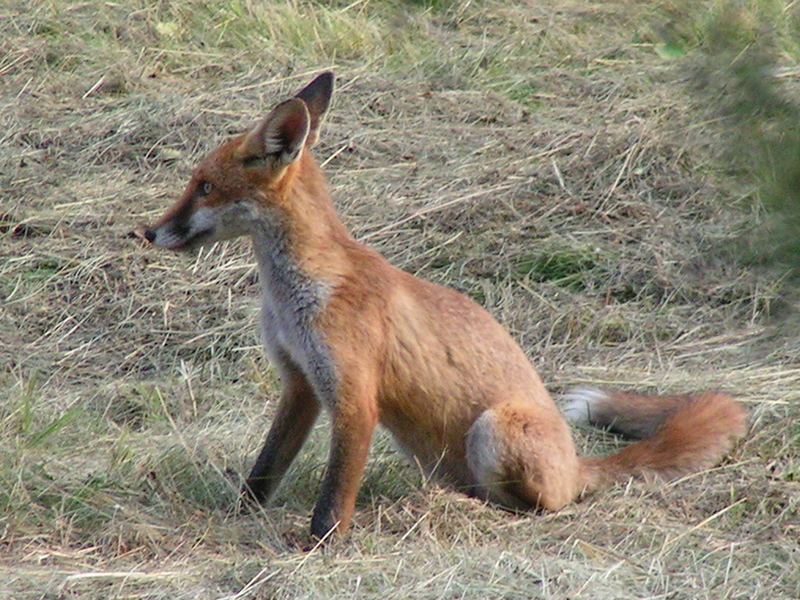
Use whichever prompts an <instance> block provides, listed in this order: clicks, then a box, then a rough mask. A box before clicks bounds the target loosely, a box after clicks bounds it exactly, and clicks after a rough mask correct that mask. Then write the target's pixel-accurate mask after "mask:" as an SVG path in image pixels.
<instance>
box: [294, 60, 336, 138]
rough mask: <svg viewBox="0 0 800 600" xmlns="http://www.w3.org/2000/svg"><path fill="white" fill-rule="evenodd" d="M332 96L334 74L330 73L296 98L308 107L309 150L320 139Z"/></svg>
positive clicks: (317, 79)
mask: <svg viewBox="0 0 800 600" xmlns="http://www.w3.org/2000/svg"><path fill="white" fill-rule="evenodd" d="M331 96H333V73H331V72H330V71H325V72H324V73H321V74H319V75H317V76H316V77H315V78H314V81H312V82H311V83H309V84H308V85H307V86H306V87H304V88H303V89H302V90H300V91H299V92H298V93H297V94H296V95H295V98H300V99H301V100H302V101H303V102H305V103H306V106H307V107H308V114H309V117H310V123H309V132H308V142H307V144H308V146H309V148H311V147H313V146H314V144H316V143H317V140H318V139H319V128H320V125H322V121H323V120H324V119H325V113H327V112H328V107H329V106H330V105H331Z"/></svg>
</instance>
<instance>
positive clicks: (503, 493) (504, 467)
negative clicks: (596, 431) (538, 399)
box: [466, 402, 580, 510]
mask: <svg viewBox="0 0 800 600" xmlns="http://www.w3.org/2000/svg"><path fill="white" fill-rule="evenodd" d="M466 454H467V463H468V465H469V468H470V470H471V471H472V475H473V477H474V478H475V481H476V484H477V486H476V494H477V495H478V496H479V497H482V498H484V499H487V500H490V501H492V502H497V503H498V504H501V505H503V506H506V507H508V508H512V509H528V508H543V509H546V510H558V509H560V508H562V507H563V506H564V505H566V504H568V503H569V502H571V501H572V500H573V499H574V498H575V497H576V496H577V495H578V492H579V491H580V490H579V489H578V487H579V480H580V477H579V469H580V467H579V461H578V457H577V455H576V454H575V446H574V443H573V441H572V435H571V433H570V431H569V427H568V426H567V424H566V423H565V422H564V419H563V418H561V416H560V415H559V413H558V411H557V410H556V408H555V406H553V407H552V409H550V408H549V407H547V406H541V405H538V404H532V403H527V402H525V403H523V402H503V403H500V404H497V405H495V406H493V407H491V408H489V409H487V410H485V411H484V412H483V413H481V415H480V416H479V417H478V418H477V419H476V420H475V422H474V423H473V424H472V426H471V427H470V429H469V431H468V432H467V439H466Z"/></svg>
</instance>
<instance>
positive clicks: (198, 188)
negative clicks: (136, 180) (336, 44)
mask: <svg viewBox="0 0 800 600" xmlns="http://www.w3.org/2000/svg"><path fill="white" fill-rule="evenodd" d="M332 93H333V73H331V72H325V73H322V74H321V75H319V76H317V77H316V78H315V79H314V80H313V81H312V82H311V83H310V84H308V85H307V86H306V87H305V88H303V89H302V90H301V91H300V92H299V93H298V94H297V95H296V96H294V97H293V98H291V99H289V100H286V101H284V102H281V103H280V104H278V105H277V106H276V107H275V108H274V109H273V110H272V112H270V113H269V115H267V116H266V118H264V119H263V120H262V121H261V122H260V123H259V124H258V125H256V126H255V127H254V128H253V129H252V130H250V131H249V132H247V133H245V134H242V135H240V136H238V137H235V138H233V139H232V140H230V141H228V142H226V143H224V144H222V145H221V146H220V147H219V148H217V149H216V150H214V151H213V152H211V154H209V155H208V156H207V157H206V158H204V159H203V161H202V162H201V163H200V165H199V166H198V167H197V168H196V169H195V170H194V172H193V173H192V178H191V180H190V181H189V184H188V185H187V186H186V189H185V190H184V191H183V195H182V196H181V198H180V199H179V200H178V201H177V202H176V203H175V205H174V206H172V208H170V209H169V210H168V211H167V212H166V213H165V214H164V216H163V217H161V219H160V220H159V221H158V222H157V223H156V224H155V225H153V226H152V227H148V228H145V229H144V230H142V231H141V232H140V235H141V236H142V237H144V238H145V239H147V241H149V242H151V243H152V244H153V245H155V246H159V247H162V248H170V249H173V250H182V249H189V248H193V247H196V246H200V245H202V244H206V243H210V242H216V241H220V240H227V239H231V238H234V237H238V236H240V235H245V234H248V233H250V227H251V226H252V224H253V223H254V222H255V221H256V220H257V217H258V213H259V211H263V210H265V209H269V208H270V206H271V205H274V204H275V203H277V202H280V199H281V190H282V189H283V187H284V186H285V185H286V180H287V179H289V178H290V177H289V176H290V173H291V170H292V169H293V165H296V164H297V163H298V161H299V160H300V158H301V157H302V155H303V152H304V151H305V149H306V148H310V147H312V146H313V145H314V144H315V143H316V141H317V138H318V135H319V128H320V125H321V124H322V120H323V118H324V117H325V113H326V112H327V110H328V106H329V104H330V100H331V95H332Z"/></svg>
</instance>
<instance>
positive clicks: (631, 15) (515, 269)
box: [0, 0, 800, 599]
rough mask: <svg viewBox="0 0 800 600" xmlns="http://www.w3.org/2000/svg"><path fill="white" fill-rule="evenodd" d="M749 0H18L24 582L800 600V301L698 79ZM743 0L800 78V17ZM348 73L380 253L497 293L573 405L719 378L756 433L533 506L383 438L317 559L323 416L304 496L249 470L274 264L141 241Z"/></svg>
mask: <svg viewBox="0 0 800 600" xmlns="http://www.w3.org/2000/svg"><path fill="white" fill-rule="evenodd" d="M722 5H723V3H721V2H720V3H716V2H699V3H692V4H690V3H683V2H678V1H676V0H673V1H663V2H648V3H644V2H635V1H632V0H630V1H622V0H619V1H610V2H602V3H594V2H588V1H582V0H562V1H555V0H544V1H541V2H535V3H533V2H523V1H519V2H501V1H499V0H486V1H484V2H470V1H467V0H463V1H454V2H445V1H443V0H438V1H429V2H423V1H416V2H414V1H410V0H409V1H406V2H403V1H400V0H360V1H359V0H355V1H352V2H325V3H323V2H311V1H308V0H302V1H301V0H284V1H277V2H271V3H260V2H251V1H247V0H242V1H234V0H229V1H227V2H211V1H202V0H192V1H190V2H183V3H168V2H159V3H150V2H144V1H142V0H134V1H133V2H128V3H112V2H66V1H63V0H51V1H49V2H33V1H31V2H20V1H14V0H10V1H6V2H4V3H3V4H2V6H0V49H2V51H0V107H1V110H0V123H2V127H0V203H1V204H0V237H2V243H1V244H0V298H2V304H1V305H0V548H1V550H0V573H2V577H0V597H2V598H6V597H7V598H14V599H17V598H19V599H29V598H31V599H32V598H98V599H100V598H103V599H108V598H152V599H167V598H169V599H179V598H187V599H188V598H353V597H355V598H573V599H575V598H587V599H589V598H591V599H621V598H709V599H710V598H714V599H717V598H748V599H756V598H765V599H767V598H769V599H776V598H796V597H798V596H800V546H799V545H798V539H800V516H799V515H798V502H799V501H798V498H800V483H798V481H799V480H800V425H798V423H800V420H798V418H799V417H800V409H798V400H799V399H800V362H799V361H798V350H799V348H798V344H797V341H796V340H797V335H796V333H794V332H793V331H792V328H791V326H790V325H788V324H789V323H792V321H787V320H778V317H780V316H781V315H776V314H775V313H776V312H777V311H776V307H781V306H784V305H786V304H791V296H790V295H789V292H788V290H787V288H785V287H782V286H781V277H782V275H781V273H780V272H779V271H775V270H772V269H770V270H764V269H761V268H759V269H756V268H755V267H754V266H753V265H752V263H748V262H745V261H742V260H740V259H739V257H740V254H741V250H740V248H741V246H740V244H739V243H738V240H741V239H742V237H743V236H746V235H749V234H751V233H753V232H756V233H757V232H758V229H757V228H756V229H754V227H753V226H754V224H755V223H758V222H761V221H766V220H767V219H766V218H765V212H764V211H765V206H767V203H765V202H764V201H763V198H762V197H761V195H760V190H759V189H757V188H756V185H755V183H754V181H755V180H754V179H749V178H748V177H747V173H746V172H745V171H743V170H742V169H741V168H740V165H739V166H737V165H734V164H733V163H730V162H728V161H727V160H726V159H725V153H724V152H722V151H721V150H720V144H721V143H722V142H723V141H724V140H730V139H731V138H732V137H734V138H735V137H736V136H735V135H731V133H732V132H733V133H734V134H735V133H736V130H735V129H733V125H732V121H730V120H729V119H728V118H727V117H725V116H724V115H721V114H719V113H716V112H714V110H712V108H713V105H714V102H713V100H712V101H711V102H709V101H708V98H709V96H703V95H702V94H697V93H696V92H694V91H692V90H693V89H694V88H693V86H692V84H691V81H692V80H693V77H692V75H691V73H693V72H694V71H693V70H694V69H695V68H696V67H697V65H698V64H700V63H701V62H702V61H701V60H700V57H701V55H702V53H703V52H704V49H705V48H706V47H707V46H708V39H709V35H710V34H709V32H710V31H712V26H713V23H714V18H715V17H714V15H719V14H721V11H722V8H721V7H722ZM737 10H738V11H739V12H738V13H737V14H738V17H740V18H741V23H743V24H744V25H745V26H749V27H750V30H749V31H751V32H753V31H755V32H758V31H761V30H760V29H759V27H765V28H767V29H768V30H769V32H770V35H772V36H773V38H772V39H774V40H775V44H776V46H775V48H774V50H775V52H774V54H775V56H776V57H777V60H779V71H777V73H778V75H779V78H780V80H781V81H782V82H783V83H784V84H785V87H786V89H787V90H788V92H787V93H791V92H792V90H794V91H796V90H797V84H798V82H800V69H798V54H799V53H798V49H797V46H796V44H795V41H796V40H795V38H793V37H792V36H791V35H790V33H791V31H792V29H791V28H792V26H794V25H795V24H796V23H797V21H796V20H794V19H795V18H796V14H794V13H793V12H792V11H794V10H795V9H793V8H792V6H791V5H784V4H783V3H780V2H766V1H763V0H762V1H755V0H753V1H751V2H740V3H737ZM756 37H757V36H756ZM717 41H718V40H717ZM730 41H731V44H736V43H740V44H743V46H742V47H746V46H747V44H749V43H750V42H751V41H752V40H748V39H746V36H745V38H744V39H739V38H736V39H731V40H730ZM733 48H734V49H735V48H736V47H735V46H733ZM731 60H732V61H734V60H735V58H734V59H731ZM324 68H334V69H335V71H336V73H337V76H338V95H337V97H336V99H335V104H334V107H333V110H332V113H331V116H330V120H329V123H328V125H327V126H326V128H325V131H324V134H323V141H322V143H321V145H320V147H319V150H318V156H319V158H320V159H321V160H322V161H324V162H325V163H326V170H327V172H328V174H329V177H330V179H331V184H332V187H333V189H334V193H335V196H336V199H337V203H338V206H339V209H340V212H341V214H342V216H343V218H344V220H345V222H346V223H347V224H348V226H349V227H350V228H351V229H352V230H353V231H354V232H355V233H356V234H357V235H358V237H359V238H361V239H362V240H364V241H366V242H368V243H370V244H371V245H373V246H375V247H376V248H378V249H379V250H380V251H382V252H383V253H384V254H386V255H387V256H388V257H389V258H390V259H391V260H392V261H393V262H394V263H395V264H398V265H400V266H402V267H403V268H405V269H407V270H410V271H411V272H413V273H416V274H418V275H420V276H423V277H425V278H428V279H431V280H435V281H438V282H443V283H446V284H447V285H450V286H453V287H455V288H457V289H460V290H462V291H464V292H465V293H467V294H469V295H471V296H472V297H474V298H476V299H477V300H478V301H480V302H481V303H482V304H483V305H484V306H486V307H487V308H488V309H489V310H490V311H491V312H493V313H494V314H495V315H496V316H497V317H498V318H499V319H500V320H501V321H502V322H503V323H505V324H506V325H507V326H508V327H509V328H510V329H511V330H512V331H513V333H514V335H515V336H516V337H517V339H519V340H520V342H521V343H522V345H523V347H524V349H525V350H526V352H527V353H528V354H529V356H530V357H531V360H532V361H533V362H534V364H535V365H536V366H537V368H539V369H540V371H541V372H542V374H543V376H544V378H545V380H546V381H547V382H549V385H550V387H551V389H552V390H553V391H554V392H558V391H559V390H561V389H563V388H564V387H566V386H568V385H572V384H576V383H586V382H589V383H597V384H610V385H617V386H622V387H626V388H628V387H635V388H637V389H645V390H650V391H673V392H680V391H686V390H692V389H699V388H722V389H726V390H729V391H733V392H735V393H737V394H739V395H740V396H741V397H742V400H743V401H744V402H745V403H746V404H747V405H748V407H749V408H750V409H751V411H752V424H753V425H752V431H751V433H750V434H749V435H748V438H747V440H746V441H745V442H744V443H743V444H742V445H741V446H740V447H739V448H737V449H736V450H735V452H734V453H733V455H732V456H731V457H730V458H729V459H728V460H727V461H726V462H725V463H724V464H722V465H721V466H719V467H718V468H715V469H713V470H711V471H709V472H707V473H701V474H698V475H696V476H692V477H688V478H686V479H685V480H683V481H679V482H676V483H673V484H670V485H666V486H665V485H654V484H648V483H645V482H638V481H636V482H631V483H630V484H628V485H625V486H620V487H617V488H615V489H613V490H610V491H608V492H607V493H603V494H601V495H598V496H596V497H593V498H590V499H588V500H586V501H584V502H582V503H580V504H576V505H574V506H570V507H568V508H567V509H565V510H563V511H561V512H559V513H558V514H550V515H528V514H519V515H518V514H511V513H508V512H504V511H501V510H498V509H496V508H494V507H491V506H486V505H483V504H481V503H479V502H476V501H474V500H471V499H467V498H464V497H462V496H460V495H458V494H455V493H450V492H445V491H443V490H441V489H439V488H437V487H436V486H435V485H432V484H428V483H427V482H425V481H423V480H422V479H421V478H420V476H419V474H418V473H417V472H416V471H415V470H414V469H413V468H412V467H410V466H407V465H405V464H404V463H403V462H402V461H401V460H400V459H399V458H398V456H397V455H396V454H395V452H394V451H393V450H392V448H391V444H390V443H389V441H388V440H387V439H386V438H385V437H384V436H379V438H378V439H377V440H376V443H375V447H374V449H373V453H372V456H371V459H370V463H369V466H368V471H367V474H366V477H365V482H364V486H363V489H362V492H361V494H360V497H359V502H358V509H357V513H356V518H355V524H354V528H353V531H352V534H351V535H350V536H349V538H348V539H347V540H346V541H344V542H342V543H339V544H336V545H334V546H333V547H331V548H328V549H327V550H326V551H324V552H323V551H314V552H310V553H304V552H302V551H301V550H300V548H301V547H302V546H304V545H305V544H306V543H307V530H308V525H309V519H310V513H311V508H312V506H313V503H314V498H315V493H316V487H317V484H318V481H319V479H320V476H321V474H322V468H323V464H324V460H325V444H326V435H325V428H326V425H325V423H321V424H320V425H319V427H318V429H317V431H316V432H315V435H314V437H313V439H312V440H311V441H310V443H309V445H308V447H307V448H306V449H304V451H303V454H302V455H301V457H300V458H299V459H298V461H297V464H296V465H295V466H294V467H293V470H292V472H291V473H290V475H289V476H288V478H287V481H286V483H285V484H284V486H283V487H282V488H281V490H280V492H279V494H278V497H277V498H276V499H275V500H274V502H272V503H271V504H270V505H269V506H268V507H266V508H264V510H262V511H261V512H259V513H256V514H252V515H247V516H237V515H234V514H233V513H232V511H231V509H232V507H233V505H234V503H235V497H236V486H237V482H236V481H233V479H235V477H233V478H232V477H231V476H230V475H228V474H227V473H229V472H231V471H232V472H238V473H243V472H246V470H247V468H248V466H249V465H250V464H251V461H252V460H253V458H254V455H255V453H256V452H257V450H258V448H259V446H260V444H261V441H262V438H263V435H264V433H265V431H266V428H267V427H268V424H269V422H270V418H271V414H272V411H273V410H274V401H275V397H276V389H277V386H276V381H275V377H274V374H273V372H272V371H271V370H270V368H269V366H268V365H267V364H266V362H265V360H264V359H263V357H262V354H261V351H260V349H259V346H258V334H257V331H256V322H257V307H258V284H257V281H256V271H255V268H254V264H253V257H252V255H251V253H250V250H249V248H248V245H247V243H245V242H237V243H233V244H224V245H218V246H215V247H213V248H210V249H207V250H203V251H202V252H201V253H200V254H198V255H197V256H194V257H189V256H176V255H173V254H169V253H163V252H158V251H155V250H152V249H148V248H144V247H142V245H141V244H140V243H139V242H138V241H137V240H134V239H132V238H130V237H129V236H128V232H129V231H130V230H131V229H132V228H133V227H134V225H135V224H137V223H142V222H144V223H148V222H152V221H153V220H154V219H155V218H156V217H157V216H158V215H160V213H161V212H162V211H163V210H164V209H165V207H166V206H167V205H169V204H170V203H171V202H172V201H173V200H174V199H175V198H176V196H177V194H178V193H179V191H180V189H181V188H182V186H183V184H184V182H185V180H186V177H187V174H188V172H189V170H190V169H191V167H192V165H193V164H194V163H195V162H196V161H197V160H198V158H199V157H200V156H202V155H203V154H204V153H205V152H207V151H208V150H209V149H211V148H213V147H214V146H215V145H216V144H218V143H219V142H220V141H221V140H222V139H223V138H224V137H225V136H226V135H228V134H229V133H233V132H238V131H241V130H242V129H243V128H245V127H246V126H248V125H249V124H250V123H252V122H253V121H254V120H255V119H257V118H258V117H259V116H261V115H262V114H263V113H264V111H266V110H267V109H268V108H269V107H270V106H271V105H272V104H273V103H274V102H276V101H277V100H278V99H282V98H283V97H285V96H286V95H287V94H288V93H289V92H290V91H291V90H294V89H296V88H298V87H299V86H300V85H302V84H303V83H304V82H305V81H307V80H308V79H309V78H310V76H311V75H312V74H314V73H316V72H318V71H320V70H322V69H324ZM712 75H713V71H712ZM743 147H744V146H743ZM743 156H745V157H746V154H745V155H743ZM742 162H743V163H747V162H748V161H747V160H746V158H745V160H743V161H742ZM767 208H768V206H767ZM781 298H783V300H781ZM787 300H788V301H787ZM776 324H777V325H778V327H775V325H776ZM795 331H796V329H795ZM576 436H577V438H578V442H579V444H580V445H581V447H582V448H583V450H584V451H585V452H591V453H597V452H608V451H610V450H612V449H613V448H616V447H618V446H619V444H620V443H619V441H618V440H616V439H614V438H612V437H610V436H604V435H602V434H599V433H596V432H595V433H590V432H584V431H580V432H577V433H576Z"/></svg>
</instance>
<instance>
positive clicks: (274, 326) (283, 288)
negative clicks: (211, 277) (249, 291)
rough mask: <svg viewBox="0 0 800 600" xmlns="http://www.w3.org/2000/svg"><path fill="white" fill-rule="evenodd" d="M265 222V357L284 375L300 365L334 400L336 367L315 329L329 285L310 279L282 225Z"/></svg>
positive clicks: (259, 253) (260, 245)
mask: <svg viewBox="0 0 800 600" xmlns="http://www.w3.org/2000/svg"><path fill="white" fill-rule="evenodd" d="M271 225H272V224H271V223H264V224H263V225H262V227H260V229H259V231H258V233H257V234H255V235H254V236H253V241H254V249H255V252H256V257H257V259H258V265H259V274H260V278H261V298H262V300H261V334H262V340H263V343H264V347H265V350H266V352H267V356H268V357H269V359H270V362H271V363H272V364H273V365H274V366H275V368H276V369H277V370H278V373H279V375H280V376H281V377H282V378H285V377H286V376H287V375H288V373H287V371H288V370H289V369H293V368H294V369H297V368H299V369H300V370H301V371H302V372H303V373H304V375H305V376H306V378H307V379H308V380H309V383H311V385H312V387H313V388H314V391H315V393H316V395H317V398H318V399H319V400H320V402H321V403H322V405H323V406H325V407H326V408H328V409H331V408H333V406H334V404H335V402H336V387H337V385H336V383H337V377H336V368H335V364H334V362H333V359H332V357H331V354H330V351H329V349H328V347H327V345H326V343H325V340H324V338H323V336H322V334H321V332H319V330H318V328H316V327H315V322H316V319H317V318H318V316H319V315H320V314H321V313H322V311H323V310H324V309H325V303H326V301H327V299H328V297H329V295H330V288H329V286H328V285H326V283H325V282H323V281H317V280H314V279H311V278H310V277H308V276H307V275H306V274H305V273H303V272H302V270H301V269H300V268H299V267H298V265H297V264H296V262H295V261H294V259H293V257H292V255H291V253H290V252H289V249H288V247H287V244H286V240H285V236H284V235H283V234H282V232H281V231H280V228H279V227H273V226H271Z"/></svg>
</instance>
